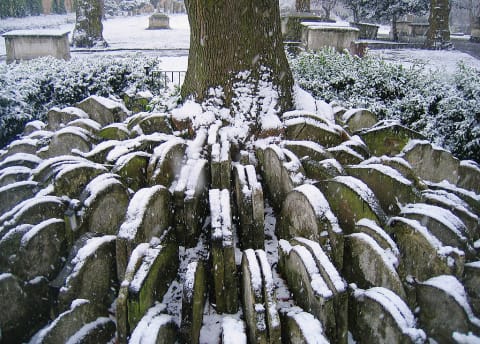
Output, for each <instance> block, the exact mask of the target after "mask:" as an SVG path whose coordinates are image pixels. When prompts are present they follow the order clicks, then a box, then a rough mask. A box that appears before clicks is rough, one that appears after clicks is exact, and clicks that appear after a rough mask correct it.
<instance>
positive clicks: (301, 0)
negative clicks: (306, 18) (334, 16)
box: [295, 0, 310, 12]
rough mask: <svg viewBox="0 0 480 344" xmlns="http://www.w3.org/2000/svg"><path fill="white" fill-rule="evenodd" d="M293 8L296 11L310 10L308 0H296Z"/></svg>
mask: <svg viewBox="0 0 480 344" xmlns="http://www.w3.org/2000/svg"><path fill="white" fill-rule="evenodd" d="M295 10H296V11H297V12H310V0H296V1H295Z"/></svg>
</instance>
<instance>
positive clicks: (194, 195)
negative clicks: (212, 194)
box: [173, 159, 209, 247]
mask: <svg viewBox="0 0 480 344" xmlns="http://www.w3.org/2000/svg"><path fill="white" fill-rule="evenodd" d="M208 184H209V170H208V162H207V160H204V159H199V160H195V159H190V160H188V161H187V163H186V164H185V165H183V166H182V170H181V171H180V175H179V178H178V181H177V184H176V187H175V190H174V194H173V195H174V203H175V212H174V214H175V229H176V233H177V239H178V242H179V243H180V245H183V246H186V247H194V246H195V245H196V244H197V239H198V236H199V235H200V230H201V226H202V223H203V216H204V215H205V214H206V211H207V206H206V204H207V192H206V188H207V185H208Z"/></svg>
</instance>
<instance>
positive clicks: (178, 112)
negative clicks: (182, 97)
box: [172, 99, 203, 121]
mask: <svg viewBox="0 0 480 344" xmlns="http://www.w3.org/2000/svg"><path fill="white" fill-rule="evenodd" d="M202 113H203V109H202V106H201V105H200V104H198V103H197V102H195V101H193V100H190V99H188V100H186V101H185V103H183V105H182V106H180V107H178V108H176V109H173V110H172V117H173V118H174V119H176V120H178V121H183V120H186V119H193V118H195V117H197V116H201V115H202Z"/></svg>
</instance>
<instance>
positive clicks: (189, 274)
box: [183, 262, 198, 300]
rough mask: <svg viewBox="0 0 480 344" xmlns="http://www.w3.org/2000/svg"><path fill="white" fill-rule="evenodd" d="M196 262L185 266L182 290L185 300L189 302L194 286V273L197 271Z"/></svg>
mask: <svg viewBox="0 0 480 344" xmlns="http://www.w3.org/2000/svg"><path fill="white" fill-rule="evenodd" d="M197 266H198V262H191V263H189V264H188V266H187V271H186V272H185V281H184V283H183V290H184V291H186V298H187V300H191V299H192V296H193V287H194V285H195V272H196V271H197Z"/></svg>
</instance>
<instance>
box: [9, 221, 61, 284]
mask: <svg viewBox="0 0 480 344" xmlns="http://www.w3.org/2000/svg"><path fill="white" fill-rule="evenodd" d="M66 255H67V241H66V237H65V222H64V221H63V220H61V219H50V220H45V221H43V222H41V223H39V224H38V225H36V226H33V227H32V228H31V229H30V230H29V231H28V232H26V233H25V234H24V235H23V236H22V239H21V241H20V246H19V250H18V252H17V259H16V261H15V265H14V271H15V274H16V275H17V276H19V277H21V278H22V279H23V280H25V281H29V280H31V279H33V278H35V277H36V276H45V277H47V278H48V279H49V280H51V279H53V278H54V277H55V276H56V275H57V273H58V272H59V271H60V269H61V267H62V265H63V264H64V259H65V258H66Z"/></svg>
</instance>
